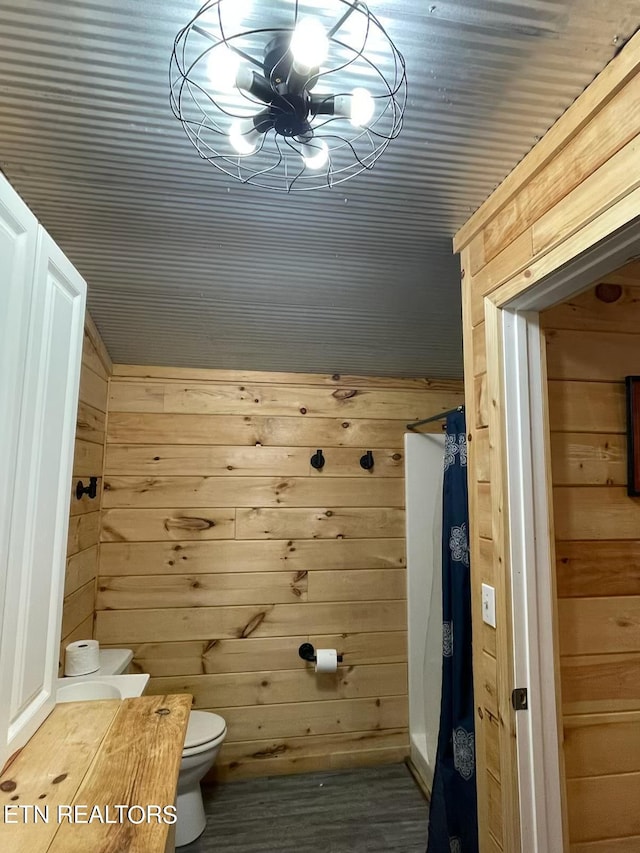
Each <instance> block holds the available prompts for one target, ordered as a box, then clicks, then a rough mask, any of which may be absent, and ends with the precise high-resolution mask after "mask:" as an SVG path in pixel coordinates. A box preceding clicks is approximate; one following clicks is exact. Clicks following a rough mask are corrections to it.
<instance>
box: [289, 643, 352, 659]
mask: <svg viewBox="0 0 640 853" xmlns="http://www.w3.org/2000/svg"><path fill="white" fill-rule="evenodd" d="M298 654H299V655H300V657H301V658H302V660H306V661H308V662H309V663H315V662H316V660H317V658H316V650H315V649H314V648H313V646H312V645H311V643H303V644H302V645H301V646H300V648H299V649H298ZM338 663H342V655H338Z"/></svg>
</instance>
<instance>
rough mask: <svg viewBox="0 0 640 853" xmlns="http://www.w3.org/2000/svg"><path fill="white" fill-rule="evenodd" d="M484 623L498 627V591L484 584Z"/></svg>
mask: <svg viewBox="0 0 640 853" xmlns="http://www.w3.org/2000/svg"><path fill="white" fill-rule="evenodd" d="M482 621H483V622H486V623H487V625H491V627H492V628H495V627H496V591H495V589H494V588H493V587H492V586H489V584H486V583H483V584H482Z"/></svg>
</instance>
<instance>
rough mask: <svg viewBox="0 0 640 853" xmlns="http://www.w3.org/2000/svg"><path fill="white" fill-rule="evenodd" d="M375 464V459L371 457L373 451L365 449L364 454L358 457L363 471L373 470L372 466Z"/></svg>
mask: <svg viewBox="0 0 640 853" xmlns="http://www.w3.org/2000/svg"><path fill="white" fill-rule="evenodd" d="M374 465H375V461H374V459H373V451H372V450H367V452H366V453H365V454H364V456H361V457H360V467H361V468H364V470H365V471H371V470H373V466H374Z"/></svg>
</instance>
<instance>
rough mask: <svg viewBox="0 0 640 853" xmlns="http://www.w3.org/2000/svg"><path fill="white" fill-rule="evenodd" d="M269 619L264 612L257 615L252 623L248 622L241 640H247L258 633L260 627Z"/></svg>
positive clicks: (241, 634)
mask: <svg viewBox="0 0 640 853" xmlns="http://www.w3.org/2000/svg"><path fill="white" fill-rule="evenodd" d="M266 617H267V612H266V611H265V610H263V611H262V612H261V613H257V614H256V615H255V616H254V617H253V619H251V621H249V622H247V624H246V625H245V626H244V628H243V629H242V631H241V632H240V639H241V640H246V638H247V637H250V636H251V634H253V632H254V631H257V630H258V628H259V627H260V625H262V623H263V622H264V620H265V619H266Z"/></svg>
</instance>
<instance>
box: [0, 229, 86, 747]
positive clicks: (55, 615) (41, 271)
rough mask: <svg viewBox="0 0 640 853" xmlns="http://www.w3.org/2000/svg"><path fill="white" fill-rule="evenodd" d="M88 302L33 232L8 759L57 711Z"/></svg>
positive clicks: (11, 601) (7, 637)
mask: <svg viewBox="0 0 640 853" xmlns="http://www.w3.org/2000/svg"><path fill="white" fill-rule="evenodd" d="M85 298H86V285H85V282H84V280H83V279H82V278H81V277H80V275H79V273H78V272H77V271H76V270H75V269H74V267H73V266H72V265H71V264H70V263H69V261H68V260H67V258H66V257H65V256H64V255H63V253H62V252H61V251H60V249H59V248H58V247H57V246H56V245H55V243H54V242H53V240H52V239H51V238H50V237H49V235H48V234H47V233H46V231H45V230H44V229H43V228H42V227H40V229H39V232H38V242H37V253H36V265H35V275H34V279H33V294H32V309H31V317H30V323H29V336H28V345H27V352H26V362H25V377H24V390H23V399H22V410H21V415H20V435H19V441H18V453H17V469H16V482H15V491H14V502H13V510H12V519H11V528H10V537H9V559H8V564H9V571H8V577H7V585H6V599H5V602H6V606H5V608H4V617H3V624H2V639H1V643H0V697H1V699H0V702H1V704H2V705H3V707H4V706H6V705H7V704H8V714H9V719H8V727H7V728H6V729H3V730H2V733H3V735H4V733H5V732H6V735H5V740H4V742H3V743H2V744H0V748H1V749H2V751H3V752H4V754H5V756H6V755H9V754H11V752H13V751H14V750H15V749H16V748H17V747H19V746H21V745H22V744H23V743H25V741H26V740H28V738H29V737H31V735H32V734H33V732H34V731H35V730H36V728H37V727H38V726H39V725H40V723H41V722H42V721H43V720H44V719H45V717H46V716H47V715H48V713H49V712H50V710H51V709H52V707H53V705H54V704H55V689H54V683H55V678H56V675H57V669H58V649H59V641H60V621H61V614H62V597H63V588H64V572H65V557H66V543H67V529H68V523H69V495H70V487H71V472H72V464H73V449H74V436H75V423H76V412H77V403H78V385H79V380H80V364H81V360H82V337H83V326H84V311H85ZM5 713H6V711H5ZM0 763H1V762H0Z"/></svg>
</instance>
